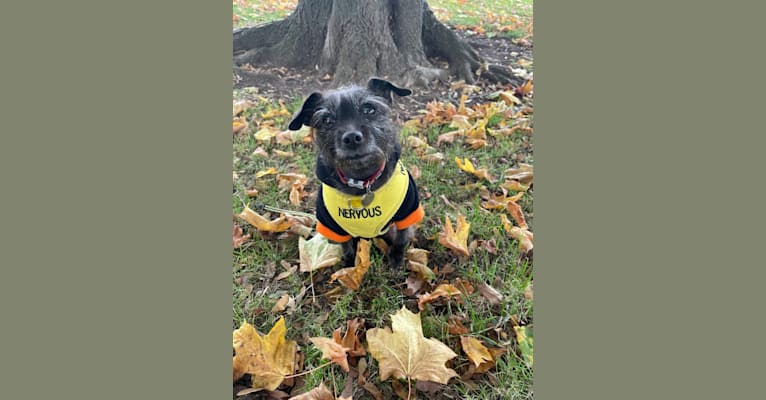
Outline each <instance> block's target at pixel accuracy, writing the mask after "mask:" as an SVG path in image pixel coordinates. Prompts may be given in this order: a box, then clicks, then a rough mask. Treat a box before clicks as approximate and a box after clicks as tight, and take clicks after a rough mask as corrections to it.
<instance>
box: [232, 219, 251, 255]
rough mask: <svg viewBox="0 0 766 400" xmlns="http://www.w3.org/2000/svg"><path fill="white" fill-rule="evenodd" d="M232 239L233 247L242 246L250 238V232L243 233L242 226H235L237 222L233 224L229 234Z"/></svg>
mask: <svg viewBox="0 0 766 400" xmlns="http://www.w3.org/2000/svg"><path fill="white" fill-rule="evenodd" d="M231 236H232V240H233V241H234V248H235V249H238V248H239V246H242V245H243V244H245V243H247V242H248V241H249V240H250V234H249V233H248V234H247V235H243V231H242V228H240V227H239V226H237V224H234V231H233V232H232V234H231Z"/></svg>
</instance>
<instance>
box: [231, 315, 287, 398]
mask: <svg viewBox="0 0 766 400" xmlns="http://www.w3.org/2000/svg"><path fill="white" fill-rule="evenodd" d="M285 333H287V328H285V320H284V318H280V319H279V321H277V323H276V324H274V327H273V328H271V331H270V332H269V333H268V334H267V335H266V336H261V335H260V334H258V332H256V331H255V328H253V326H252V325H250V324H249V323H247V322H243V323H242V326H240V327H239V329H237V330H235V331H234V332H233V345H234V352H235V355H234V359H233V365H234V380H235V381H236V380H237V379H239V378H240V377H241V376H242V375H243V374H250V375H251V377H252V387H253V388H256V389H259V388H260V389H266V390H275V389H276V388H277V387H279V385H280V384H281V383H282V381H283V380H284V379H285V376H287V375H291V374H292V373H293V372H295V370H294V367H295V356H296V354H297V350H298V344H297V343H296V342H295V341H292V340H286V339H285ZM238 374H240V375H239V376H237V375H238Z"/></svg>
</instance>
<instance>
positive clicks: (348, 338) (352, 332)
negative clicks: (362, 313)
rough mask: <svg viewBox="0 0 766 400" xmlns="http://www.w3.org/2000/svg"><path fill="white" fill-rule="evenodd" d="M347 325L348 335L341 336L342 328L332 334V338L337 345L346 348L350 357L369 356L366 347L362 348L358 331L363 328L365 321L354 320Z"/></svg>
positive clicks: (347, 322)
mask: <svg viewBox="0 0 766 400" xmlns="http://www.w3.org/2000/svg"><path fill="white" fill-rule="evenodd" d="M346 325H347V329H346V334H345V335H343V337H341V336H340V328H338V329H336V330H335V331H334V332H333V333H332V338H333V340H334V341H335V343H338V344H340V345H341V346H343V347H345V348H346V349H347V351H348V355H349V356H351V357H361V356H363V355H365V354H367V351H366V350H365V349H364V346H362V343H361V342H360V341H359V336H357V331H358V330H359V328H360V327H361V326H363V325H364V320H363V319H359V318H354V319H352V320H349V321H346Z"/></svg>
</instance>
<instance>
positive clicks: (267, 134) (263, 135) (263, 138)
mask: <svg viewBox="0 0 766 400" xmlns="http://www.w3.org/2000/svg"><path fill="white" fill-rule="evenodd" d="M275 136H277V131H276V130H275V129H274V128H271V127H264V128H262V129H260V130H259V131H258V132H255V135H253V137H255V140H257V141H259V142H268V141H270V140H271V139H272V138H273V137H275Z"/></svg>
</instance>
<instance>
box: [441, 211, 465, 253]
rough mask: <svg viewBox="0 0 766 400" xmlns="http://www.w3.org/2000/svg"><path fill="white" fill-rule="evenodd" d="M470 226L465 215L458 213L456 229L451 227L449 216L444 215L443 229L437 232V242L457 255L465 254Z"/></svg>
mask: <svg viewBox="0 0 766 400" xmlns="http://www.w3.org/2000/svg"><path fill="white" fill-rule="evenodd" d="M470 228H471V224H469V223H468V222H467V221H466V219H465V217H464V216H462V215H460V214H458V216H457V231H456V230H454V229H453V228H452V222H451V221H450V219H449V216H447V215H445V216H444V229H443V230H442V231H441V232H439V243H441V244H442V245H443V246H445V247H447V248H449V249H450V250H452V251H453V252H454V253H456V254H458V255H464V256H467V255H468V254H469V253H468V232H469V230H470Z"/></svg>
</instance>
